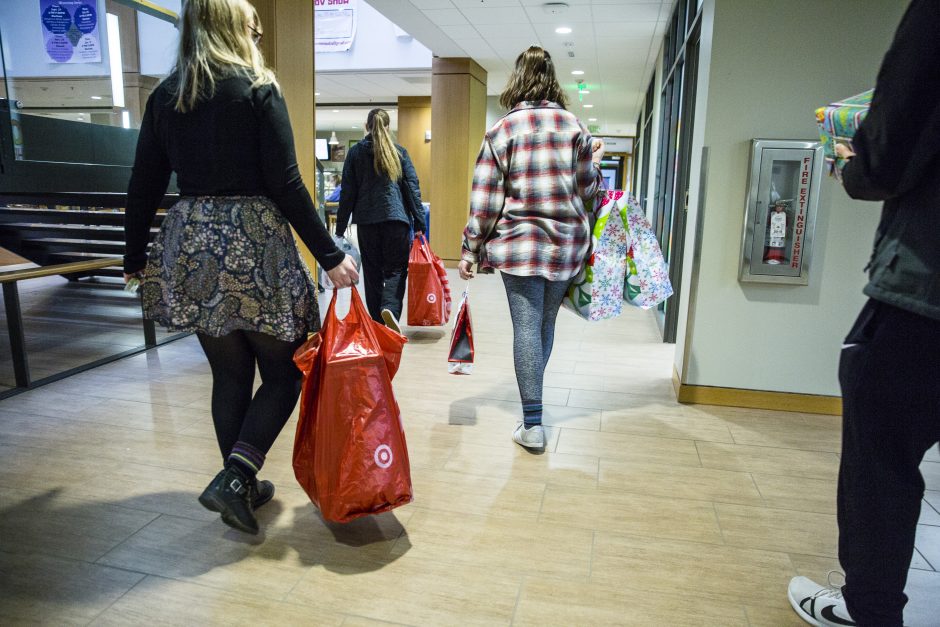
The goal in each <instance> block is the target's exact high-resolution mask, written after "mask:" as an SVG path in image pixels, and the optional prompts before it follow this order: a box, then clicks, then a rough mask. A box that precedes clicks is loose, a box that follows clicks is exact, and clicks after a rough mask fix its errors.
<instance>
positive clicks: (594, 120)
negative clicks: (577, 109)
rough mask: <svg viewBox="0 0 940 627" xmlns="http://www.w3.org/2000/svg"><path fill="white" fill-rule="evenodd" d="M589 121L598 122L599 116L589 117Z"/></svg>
mask: <svg viewBox="0 0 940 627" xmlns="http://www.w3.org/2000/svg"><path fill="white" fill-rule="evenodd" d="M588 122H597V118H588Z"/></svg>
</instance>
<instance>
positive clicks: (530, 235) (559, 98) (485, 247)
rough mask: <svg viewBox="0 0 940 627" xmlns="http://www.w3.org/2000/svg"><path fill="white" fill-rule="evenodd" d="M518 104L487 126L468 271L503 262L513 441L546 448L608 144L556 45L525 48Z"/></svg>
mask: <svg viewBox="0 0 940 627" xmlns="http://www.w3.org/2000/svg"><path fill="white" fill-rule="evenodd" d="M499 101H500V104H501V105H502V106H504V107H506V108H507V109H511V110H510V111H509V113H507V114H506V115H505V116H503V117H502V118H501V119H500V120H499V121H498V122H497V123H496V124H495V125H494V126H493V128H491V129H490V130H489V132H487V133H486V136H485V137H484V139H483V147H482V148H481V150H480V155H479V156H478V157H477V162H476V168H475V170H474V173H473V190H472V193H471V197H470V219H469V221H468V222H467V228H466V229H465V230H464V238H463V252H462V259H461V261H460V265H459V266H458V270H459V272H460V276H461V278H463V279H471V278H473V272H472V269H471V268H472V265H473V264H474V263H477V264H479V265H480V267H481V268H483V269H490V268H494V269H497V270H499V271H500V275H501V276H502V279H503V285H504V286H505V288H506V296H507V297H508V299H509V312H510V314H511V316H512V325H513V354H514V358H515V367H516V380H517V382H518V384H519V395H520V396H521V398H522V412H523V420H522V422H520V423H519V424H518V425H517V426H516V429H515V431H514V432H513V440H514V441H515V442H516V443H518V444H520V445H522V446H524V447H526V448H534V449H543V448H544V447H545V432H544V430H543V428H542V381H543V377H544V374H545V366H546V365H547V364H548V358H549V356H550V355H551V351H552V342H553V340H554V335H555V318H556V317H557V315H558V310H559V309H560V308H561V301H562V299H563V298H564V296H565V292H566V291H567V289H568V284H569V283H570V281H571V279H572V278H573V277H574V276H575V275H576V274H577V273H578V271H579V270H580V269H581V266H582V264H583V263H584V260H585V256H586V255H587V252H588V249H589V248H590V243H591V233H590V227H589V222H588V215H587V212H586V211H585V209H584V202H583V200H585V199H588V198H590V197H591V196H593V195H594V194H595V193H596V192H597V191H598V189H599V188H600V186H601V174H600V167H599V164H600V160H601V158H602V157H603V155H604V143H603V142H602V141H600V140H597V139H593V138H592V137H591V134H590V133H589V132H588V130H587V129H586V128H585V127H584V125H583V124H581V122H579V121H578V119H577V118H576V117H575V116H574V114H572V113H571V112H569V111H567V110H565V105H566V104H567V99H566V98H565V95H564V93H563V92H562V89H561V86H560V85H559V84H558V79H557V77H556V76H555V66H554V64H553V63H552V58H551V56H550V55H549V54H548V52H547V51H546V50H543V49H542V48H539V47H538V46H532V47H530V48H529V49H528V50H526V51H525V52H523V53H522V54H520V55H519V57H518V58H517V59H516V67H515V70H514V71H513V73H512V76H510V78H509V84H508V85H507V86H506V89H505V91H503V93H502V95H500V98H499Z"/></svg>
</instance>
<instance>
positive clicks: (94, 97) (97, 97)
mask: <svg viewBox="0 0 940 627" xmlns="http://www.w3.org/2000/svg"><path fill="white" fill-rule="evenodd" d="M91 99H92V100H101V96H92V97H91Z"/></svg>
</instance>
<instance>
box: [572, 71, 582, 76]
mask: <svg viewBox="0 0 940 627" xmlns="http://www.w3.org/2000/svg"><path fill="white" fill-rule="evenodd" d="M571 73H572V74H574V75H575V76H581V75H582V74H584V70H571Z"/></svg>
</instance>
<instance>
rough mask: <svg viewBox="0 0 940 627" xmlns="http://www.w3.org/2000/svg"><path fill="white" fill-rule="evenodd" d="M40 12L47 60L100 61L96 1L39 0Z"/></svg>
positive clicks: (61, 61)
mask: <svg viewBox="0 0 940 627" xmlns="http://www.w3.org/2000/svg"><path fill="white" fill-rule="evenodd" d="M39 15H40V19H41V21H42V37H43V47H44V49H45V51H46V56H47V59H46V60H47V61H48V62H50V63H99V62H101V36H100V31H99V29H98V6H97V2H95V0H39Z"/></svg>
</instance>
